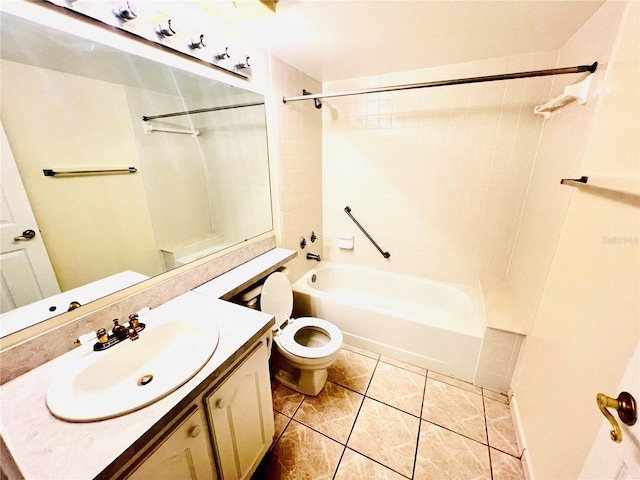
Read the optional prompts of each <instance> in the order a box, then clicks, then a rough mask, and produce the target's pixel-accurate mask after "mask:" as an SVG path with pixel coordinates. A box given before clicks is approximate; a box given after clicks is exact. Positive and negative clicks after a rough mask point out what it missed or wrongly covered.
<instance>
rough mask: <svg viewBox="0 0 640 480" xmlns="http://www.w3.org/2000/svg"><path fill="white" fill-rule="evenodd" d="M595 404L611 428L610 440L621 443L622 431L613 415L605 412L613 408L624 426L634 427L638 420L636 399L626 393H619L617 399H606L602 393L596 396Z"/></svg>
mask: <svg viewBox="0 0 640 480" xmlns="http://www.w3.org/2000/svg"><path fill="white" fill-rule="evenodd" d="M596 402H597V403H598V408H600V411H601V412H602V414H603V415H604V416H605V417H607V420H609V423H611V426H612V427H613V430H611V432H610V433H611V440H613V441H614V442H616V443H620V442H621V441H622V431H621V430H620V425H618V422H617V421H616V419H615V418H613V415H611V413H610V412H609V410H607V409H608V408H615V409H616V411H617V412H618V417H620V420H622V421H623V422H624V423H625V424H626V425H634V424H635V423H636V421H637V420H638V410H637V406H636V399H635V398H633V396H632V395H631V394H630V393H628V392H621V393H620V395H618V398H611V397H607V396H606V395H605V394H604V393H599V394H597V395H596Z"/></svg>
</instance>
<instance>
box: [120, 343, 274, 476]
mask: <svg viewBox="0 0 640 480" xmlns="http://www.w3.org/2000/svg"><path fill="white" fill-rule="evenodd" d="M268 341H269V340H268V337H263V338H262V339H261V340H260V341H259V342H258V343H256V344H254V345H253V347H252V348H251V349H250V351H249V352H248V353H247V354H246V355H245V356H244V357H243V358H242V359H240V361H239V362H238V363H237V364H235V365H234V366H232V367H231V369H230V370H229V371H228V373H227V374H226V375H224V376H223V377H222V378H221V379H220V380H219V381H217V382H216V384H215V386H214V387H213V388H211V389H209V390H206V391H205V392H204V393H203V394H201V395H199V396H198V397H197V398H196V400H195V401H194V402H192V403H191V404H190V405H189V406H188V407H187V408H186V409H185V410H183V411H182V412H181V413H180V414H179V415H177V417H179V420H177V421H176V422H173V423H172V424H171V425H169V426H168V427H167V428H165V429H164V430H163V431H161V432H160V433H159V434H158V435H157V436H156V437H155V438H154V440H153V441H152V442H151V444H150V445H151V446H150V447H148V448H145V449H144V452H143V453H142V454H140V455H138V456H137V457H136V458H135V459H133V460H130V461H129V462H128V465H127V466H126V467H125V468H124V469H122V470H120V472H121V473H120V474H118V475H115V477H116V478H121V479H129V480H149V479H180V480H183V479H192V480H196V479H197V480H217V479H218V478H222V479H224V480H235V479H248V478H250V477H251V475H252V474H253V473H254V472H255V470H256V468H257V467H258V465H259V464H260V461H261V460H262V458H263V457H264V455H265V453H266V452H267V450H268V449H269V447H270V446H271V442H272V441H273V434H274V423H273V406H272V401H271V382H270V378H269V348H268V345H269V343H268ZM216 467H217V468H216Z"/></svg>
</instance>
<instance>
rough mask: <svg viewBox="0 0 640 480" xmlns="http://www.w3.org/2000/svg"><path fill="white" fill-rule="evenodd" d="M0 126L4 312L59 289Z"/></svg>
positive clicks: (0, 253) (0, 299)
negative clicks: (0, 146) (0, 144)
mask: <svg viewBox="0 0 640 480" xmlns="http://www.w3.org/2000/svg"><path fill="white" fill-rule="evenodd" d="M0 130H2V132H1V133H0V136H1V137H2V138H1V140H0V141H1V142H2V150H1V151H0V159H1V160H2V164H1V167H2V168H1V169H0V190H1V191H0V193H1V196H2V200H1V201H2V205H1V207H2V208H1V209H0V238H1V249H0V273H1V276H2V292H1V294H2V296H1V297H0V308H1V310H0V312H1V313H4V312H7V311H9V310H13V309H14V308H17V307H22V306H23V305H27V304H29V303H32V302H35V301H36V300H41V299H42V298H46V297H49V296H51V295H55V294H57V293H60V287H59V286H58V281H57V280H56V276H55V273H54V272H53V267H52V266H51V262H50V261H49V256H48V255H47V250H46V249H45V246H44V243H43V241H42V237H41V235H40V230H39V229H38V225H37V224H36V219H35V217H34V215H33V211H32V210H31V205H30V204H29V199H28V198H27V193H26V192H25V189H24V186H23V184H22V179H21V178H20V173H19V172H18V167H17V166H16V162H15V159H14V157H13V153H12V151H11V146H10V145H9V140H8V139H7V135H6V134H5V131H4V126H2V124H0ZM29 230H30V231H32V232H33V233H35V236H34V237H33V238H27V237H29V236H30V235H29V233H30V232H27V231H29ZM24 232H27V234H26V235H25V233H24ZM22 238H25V239H24V240H23V239H22Z"/></svg>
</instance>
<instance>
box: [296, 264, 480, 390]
mask: <svg viewBox="0 0 640 480" xmlns="http://www.w3.org/2000/svg"><path fill="white" fill-rule="evenodd" d="M293 291H294V308H295V312H294V316H295V317H300V316H305V315H310V316H314V317H319V318H324V319H325V320H329V321H330V322H332V323H334V324H335V325H336V326H337V327H338V328H339V329H340V330H341V331H342V333H343V335H344V339H345V342H346V343H349V344H351V345H355V346H358V347H361V348H366V349H369V350H371V351H374V352H377V353H381V354H383V355H388V356H390V357H392V358H396V359H398V360H403V361H405V362H408V363H411V364H413V365H418V366H421V367H424V368H427V369H430V370H433V371H435V372H439V373H443V374H447V375H452V376H454V377H456V378H459V379H461V380H465V381H468V382H472V381H473V378H474V373H475V369H476V365H477V363H478V356H479V354H480V346H481V343H482V336H483V334H484V317H483V315H482V314H481V309H480V302H479V294H478V291H476V290H474V289H473V288H470V287H465V286H460V285H452V284H446V283H442V282H436V281H433V280H429V279H425V278H421V277H414V276H410V275H401V274H396V273H389V272H384V271H381V270H374V269H369V268H362V267H357V266H352V265H345V264H339V263H331V262H322V263H321V264H319V265H318V267H316V268H314V269H312V270H310V271H309V272H308V273H307V274H306V275H304V276H303V277H302V278H300V279H299V280H298V281H297V282H295V283H294V285H293Z"/></svg>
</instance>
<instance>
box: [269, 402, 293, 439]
mask: <svg viewBox="0 0 640 480" xmlns="http://www.w3.org/2000/svg"><path fill="white" fill-rule="evenodd" d="M290 420H291V419H290V418H289V417H287V416H286V415H283V414H281V413H280V412H276V411H275V410H274V411H273V422H274V424H275V432H274V434H273V444H274V445H275V443H276V442H277V441H278V439H279V438H280V435H282V432H284V429H285V428H287V424H288V423H289V421H290Z"/></svg>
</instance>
